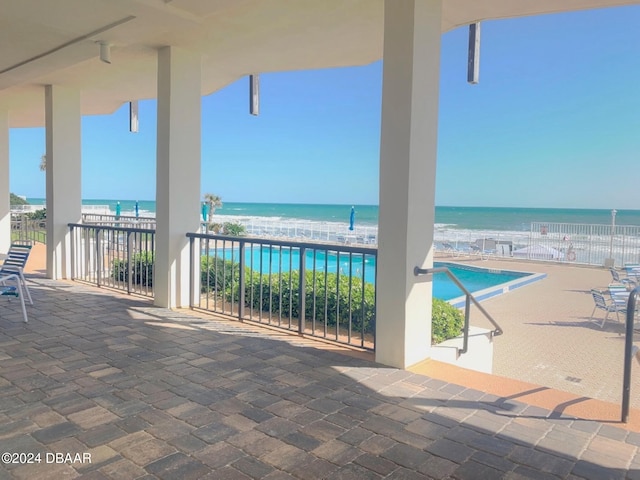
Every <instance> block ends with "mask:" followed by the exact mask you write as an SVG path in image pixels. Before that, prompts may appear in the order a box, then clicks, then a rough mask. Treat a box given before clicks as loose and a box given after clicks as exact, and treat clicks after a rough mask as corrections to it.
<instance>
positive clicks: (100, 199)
mask: <svg viewBox="0 0 640 480" xmlns="http://www.w3.org/2000/svg"><path fill="white" fill-rule="evenodd" d="M24 198H26V200H27V201H30V200H31V201H41V202H44V201H45V200H46V198H45V197H29V196H25V197H24ZM82 201H83V202H107V204H109V203H114V202H115V203H117V202H136V201H137V202H146V203H155V201H156V200H155V199H142V198H83V199H82ZM202 202H203V201H201V203H202ZM225 203H231V204H244V205H297V206H335V207H344V206H349V207H350V206H352V205H355V206H359V207H375V208H379V207H380V205H379V204H377V203H357V202H352V203H320V202H300V203H297V202H266V201H255V202H252V201H245V200H242V201H235V200H228V201H227V200H224V199H223V200H222V204H223V206H222V207H220V209H223V208H224V204H225ZM435 208H465V209H489V208H490V209H504V210H514V209H515V210H556V211H558V210H581V211H607V212H611V211H612V210H616V212H640V209H636V208H624V207H620V208H618V207H614V208H612V207H549V206H513V205H509V206H507V205H444V204H443V205H439V204H437V205H435Z"/></svg>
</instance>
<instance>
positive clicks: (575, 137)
mask: <svg viewBox="0 0 640 480" xmlns="http://www.w3.org/2000/svg"><path fill="white" fill-rule="evenodd" d="M638 24H640V7H638V6H631V7H619V8H612V9H607V10H591V11H585V12H573V13H564V14H556V15H545V16H538V17H529V18H521V19H508V20H497V21H486V22H483V24H482V47H481V67H480V83H479V84H478V85H469V84H467V83H466V64H467V56H466V55H467V53H466V51H467V41H468V40H467V28H466V27H464V28H460V29H456V30H454V31H451V32H448V33H446V34H445V35H443V39H442V58H441V88H440V124H439V140H438V172H437V179H436V204H437V205H459V206H520V207H574V208H607V209H608V208H618V209H640V188H638V185H639V184H640V176H639V175H638V174H637V171H638V162H637V159H638V157H639V155H640V87H639V86H638V85H639V83H638V78H640V55H639V54H638V46H639V45H640V43H639V42H638V40H637V33H636V32H637V25H638ZM381 91H382V64H381V62H376V63H374V64H372V65H367V66H363V67H352V68H340V69H327V70H314V71H301V72H282V73H270V74H263V75H261V105H260V116H259V117H253V116H251V115H249V114H248V80H247V79H246V78H242V79H240V80H238V81H237V82H235V83H233V84H231V85H229V86H227V87H226V88H224V89H222V90H221V91H219V92H216V93H214V94H212V95H209V96H207V97H204V98H203V103H202V115H203V118H202V182H201V183H202V184H201V191H202V192H203V193H205V192H214V193H217V194H218V195H220V196H221V197H222V199H223V200H224V201H227V202H241V201H246V202H287V203H336V204H377V202H378V170H379V141H380V106H381ZM155 115H156V105H155V101H150V100H149V101H143V102H141V103H140V132H139V133H137V134H131V133H129V132H128V108H127V106H123V107H122V108H121V109H119V110H118V111H117V112H115V113H114V114H113V115H108V116H91V117H84V118H83V122H82V134H83V145H82V156H83V158H82V181H83V184H82V193H83V197H84V198H87V199H123V200H125V199H130V200H135V199H140V200H143V199H147V200H153V199H154V198H155V177H154V175H155V136H156V123H155ZM106 131H108V132H109V135H104V132H106ZM44 143H45V141H44V130H43V129H12V130H11V132H10V168H11V178H10V182H11V191H13V192H14V193H18V194H21V195H26V196H29V197H44V191H45V179H44V173H42V172H40V171H39V170H38V165H39V161H40V157H41V155H42V154H43V153H44V149H45V147H44Z"/></svg>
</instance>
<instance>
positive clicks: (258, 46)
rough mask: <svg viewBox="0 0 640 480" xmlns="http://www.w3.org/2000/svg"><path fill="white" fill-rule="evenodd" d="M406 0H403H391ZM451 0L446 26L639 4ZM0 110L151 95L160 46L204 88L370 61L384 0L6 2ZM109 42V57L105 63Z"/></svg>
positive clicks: (31, 118) (97, 106)
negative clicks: (171, 49)
mask: <svg viewBox="0 0 640 480" xmlns="http://www.w3.org/2000/svg"><path fill="white" fill-rule="evenodd" d="M395 1H404V0H395ZM638 3H640V0H638V1H631V0H563V1H562V2H558V1H557V0H517V1H516V0H483V1H479V0H444V6H443V24H442V31H443V32H444V31H447V30H450V29H452V28H455V27H458V26H461V25H466V24H469V23H471V22H474V21H478V20H485V19H493V18H507V17H515V16H524V15H535V14H540V13H552V12H559V11H568V10H578V9H587V8H600V7H610V6H617V5H629V4H638ZM0 12H1V13H0V107H2V106H4V107H5V108H8V109H9V112H10V113H9V122H10V126H11V127H26V126H42V125H44V88H43V86H44V85H47V84H54V85H65V86H69V87H72V88H77V89H80V90H81V92H82V113H83V114H85V115H88V114H104V113H111V112H113V111H115V110H116V109H117V108H118V107H119V106H120V105H122V104H123V103H124V102H128V101H130V100H135V99H145V98H154V97H155V96H156V50H157V48H159V47H163V46H167V45H173V46H177V47H181V48H185V49H189V50H192V51H196V52H200V53H201V54H202V94H203V95H205V94H209V93H211V92H213V91H216V90H218V89H220V88H222V87H224V86H225V85H227V84H228V83H230V82H232V81H234V80H236V79H237V78H239V77H242V76H244V75H247V74H249V73H256V72H269V71H283V70H298V69H311V68H325V67H337V66H348V65H364V64H367V63H371V62H373V61H376V60H379V59H380V58H381V56H382V40H383V0H55V1H52V0H20V1H16V0H0ZM101 41H102V42H108V43H109V44H111V45H112V47H111V61H112V63H111V64H110V65H109V64H106V63H103V62H101V61H100V60H99V46H98V44H97V42H101Z"/></svg>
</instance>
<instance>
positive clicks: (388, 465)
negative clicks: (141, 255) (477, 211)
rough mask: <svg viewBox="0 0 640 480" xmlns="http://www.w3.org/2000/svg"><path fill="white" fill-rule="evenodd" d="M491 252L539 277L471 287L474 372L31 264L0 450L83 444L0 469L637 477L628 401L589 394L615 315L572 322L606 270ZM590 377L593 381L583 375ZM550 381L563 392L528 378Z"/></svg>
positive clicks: (12, 313)
mask: <svg viewBox="0 0 640 480" xmlns="http://www.w3.org/2000/svg"><path fill="white" fill-rule="evenodd" d="M37 255H38V254H37V252H36V251H34V256H33V258H34V259H36V258H37ZM492 263H493V262H492V261H489V262H481V263H480V262H478V265H487V266H490V265H491V264H492ZM505 264H506V265H508V266H509V269H521V270H528V271H536V270H538V269H539V270H541V271H542V270H544V271H545V272H546V273H547V275H548V277H547V279H545V280H543V281H541V282H536V283H535V284H532V285H530V286H527V287H525V288H522V289H518V290H515V291H513V292H510V293H508V294H506V295H502V296H499V297H495V298H492V299H489V300H487V301H486V302H485V306H486V308H487V309H488V310H489V311H490V312H491V313H492V314H493V315H494V316H495V317H496V318H497V319H498V321H499V322H500V323H501V324H502V326H503V328H504V330H505V334H504V335H503V336H502V337H498V338H496V355H495V356H496V360H495V364H496V370H498V369H500V370H501V373H498V372H496V373H498V375H486V374H478V373H477V372H470V371H468V370H463V369H458V368H455V367H451V366H447V365H443V364H439V363H437V362H428V363H427V364H426V365H425V366H424V367H425V369H426V372H422V373H416V372H407V371H401V370H398V369H394V368H388V367H384V366H381V365H379V364H376V363H374V362H373V361H372V358H371V356H370V354H366V353H365V354H363V353H362V352H355V351H350V350H347V349H344V348H342V347H337V346H333V345H330V344H326V343H322V342H317V341H313V340H308V339H304V338H301V337H299V336H296V335H290V334H286V333H283V332H278V331H274V330H268V329H264V328H260V327H258V326H255V325H248V324H242V323H239V322H235V321H229V320H226V319H223V318H220V317H216V316H207V315H202V314H198V313H195V312H191V311H187V310H180V311H171V310H167V309H161V308H157V307H154V306H153V305H152V304H151V302H150V301H149V300H148V299H141V298H136V297H127V296H125V295H122V294H119V293H115V292H111V291H109V290H106V289H97V288H93V287H90V286H83V285H80V284H77V283H72V282H63V281H51V280H47V279H44V278H42V277H40V276H38V275H37V273H38V272H37V271H38V270H41V267H38V266H37V265H35V264H34V263H33V262H32V263H31V264H30V267H31V270H32V271H33V270H35V271H36V272H35V273H36V275H34V274H33V273H32V274H31V290H32V294H33V296H34V302H35V305H34V306H30V307H29V315H30V322H29V324H26V325H25V324H24V323H23V322H22V318H21V314H20V311H19V307H18V306H17V302H15V301H12V302H10V303H9V302H3V305H2V316H1V321H0V322H1V325H2V329H1V330H0V347H1V350H0V358H1V362H0V439H1V440H2V445H3V446H4V447H3V449H2V450H3V451H7V452H16V453H29V452H33V453H37V452H41V453H42V455H43V456H44V455H45V453H47V452H49V453H51V452H58V453H71V454H75V453H81V454H82V453H91V454H92V463H90V464H89V463H86V462H85V463H75V464H70V463H61V464H55V463H53V464H47V463H45V462H44V461H43V462H42V463H40V464H22V465H20V464H17V463H16V464H8V465H0V479H4V478H29V479H46V478H74V477H82V478H89V479H91V478H95V479H104V478H144V479H153V478H160V479H173V478H175V479H190V478H192V479H196V478H215V479H225V478H229V479H236V478H237V479H246V478H266V479H286V478H299V479H315V478H331V479H334V478H335V479H364V478H367V479H368V478H371V479H376V478H387V479H400V478H403V479H408V478H411V479H414V478H415V479H428V478H431V479H434V478H436V479H440V478H442V479H451V478H455V479H459V480H465V479H476V478H483V479H484V478H489V479H491V478H504V479H510V480H520V479H526V478H536V479H538V478H539V479H558V478H562V479H568V480H569V479H570V480H577V479H593V480H596V479H598V480H600V479H609V478H610V479H618V478H620V479H621V478H630V479H631V478H640V453H639V450H638V447H639V446H640V410H638V409H632V411H631V418H630V420H631V421H630V423H629V424H626V425H624V424H621V423H619V409H618V406H617V405H616V404H615V403H610V401H606V399H602V398H601V397H604V396H606V395H610V396H611V398H613V397H615V393H614V392H616V391H618V390H619V389H618V388H617V387H616V386H615V383H616V381H615V380H614V379H611V378H609V379H608V378H606V377H607V375H606V374H605V373H606V372H605V373H602V372H601V370H605V371H607V369H608V374H609V375H608V376H609V377H614V376H615V372H616V371H617V369H616V368H614V365H605V364H603V362H604V361H605V360H607V359H608V356H607V355H606V354H605V353H606V352H605V350H607V349H610V350H616V352H617V353H620V351H621V350H620V344H621V340H620V338H619V332H618V330H619V326H618V325H615V324H614V323H612V324H611V325H610V326H607V327H605V329H604V331H603V330H600V329H599V328H591V327H590V325H591V324H590V323H588V322H587V320H586V317H587V316H588V315H589V314H590V312H591V309H592V308H591V306H590V298H588V299H587V297H588V295H587V294H586V293H585V290H586V291H587V292H588V289H589V288H591V287H593V286H598V285H601V286H602V285H606V284H607V283H608V278H607V276H608V275H609V274H608V272H606V271H604V270H598V269H580V268H570V267H566V266H558V265H542V264H540V265H536V264H524V265H523V267H522V268H519V267H518V265H520V263H516V262H496V265H497V266H494V267H493V268H499V267H500V266H502V268H506V267H505V266H504V265H505ZM594 282H595V285H594V284H593V283H594ZM556 297H558V298H556ZM563 298H564V300H563ZM587 300H589V301H587ZM574 302H575V304H574ZM569 305H573V306H571V307H570V306H569ZM479 322H480V320H479V319H478V323H479ZM474 323H476V318H475V315H474ZM561 334H562V335H561ZM558 336H564V342H568V343H569V344H570V345H575V346H574V347H572V346H570V345H569V346H567V345H564V344H563V340H562V338H560V339H558V338H556V337H558ZM567 338H569V339H570V340H567ZM588 341H592V342H594V344H589V343H586V344H584V343H582V342H588ZM512 343H513V344H515V346H513V347H512V346H511V344H512ZM584 345H587V348H584ZM581 349H584V350H586V353H585V354H584V355H583V354H581V353H579V351H580V350H581ZM601 350H602V352H601ZM565 354H566V355H568V356H569V358H564V357H565ZM510 355H512V357H511V358H510V357H509V356H510ZM600 357H602V358H600ZM618 357H619V355H617V354H616V355H612V358H613V359H617V362H618V363H621V359H620V358H618ZM509 362H510V363H511V364H515V365H511V366H510V365H508V363H509ZM527 362H529V363H527ZM551 363H553V366H550V365H548V364H551ZM536 365H538V366H544V368H542V367H539V368H535V366H536ZM620 367H621V365H620ZM527 368H529V369H531V370H532V371H530V372H526V371H524V372H523V371H521V370H526V369H527ZM503 371H504V372H509V373H510V374H511V375H512V378H506V377H505V376H502V375H504V373H502V372H503ZM540 371H542V373H540ZM549 371H550V372H549ZM425 373H426V374H425ZM601 374H602V375H601ZM518 375H519V376H522V377H526V376H527V375H529V376H531V377H535V378H536V379H537V380H535V381H534V380H532V379H524V380H521V379H517V378H516V377H517V376H518ZM570 375H575V378H576V379H580V381H567V380H563V378H564V377H567V376H570ZM578 375H582V377H579V376H578ZM592 375H593V376H597V378H601V376H602V377H603V379H602V381H603V382H605V383H603V384H602V385H599V386H598V387H597V388H594V386H593V385H594V384H595V383H597V382H596V381H595V380H592V379H591V378H590V376H592ZM514 378H516V379H514ZM553 381H555V382H556V383H557V385H559V386H561V387H564V388H563V389H561V390H564V391H561V390H560V389H558V387H554V386H553V385H547V384H545V383H543V382H548V383H552V382H553ZM569 388H573V389H576V388H580V389H582V390H580V391H577V392H576V393H572V392H570V391H569ZM608 390H611V392H610V393H607V392H608ZM633 392H638V393H640V390H639V389H638V388H637V374H636V372H634V384H633V387H632V393H633ZM605 394H606V395H605ZM618 394H619V393H618ZM587 397H595V398H600V400H593V399H588V398H587ZM44 458H46V457H43V459H44Z"/></svg>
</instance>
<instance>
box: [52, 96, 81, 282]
mask: <svg viewBox="0 0 640 480" xmlns="http://www.w3.org/2000/svg"><path fill="white" fill-rule="evenodd" d="M44 97H45V126H46V145H47V154H46V155H47V170H46V175H47V204H46V206H47V277H48V278H53V279H59V278H71V235H70V233H69V227H68V224H69V223H79V222H80V221H81V220H82V176H81V173H80V170H81V166H82V162H81V158H82V157H81V142H82V134H81V131H82V127H81V111H80V92H79V91H78V90H74V89H69V88H65V87H60V86H57V85H47V86H45V96H44Z"/></svg>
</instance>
